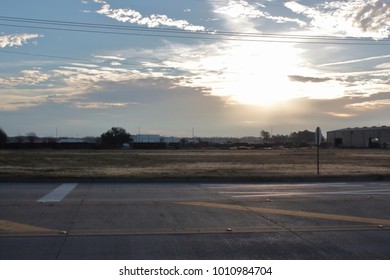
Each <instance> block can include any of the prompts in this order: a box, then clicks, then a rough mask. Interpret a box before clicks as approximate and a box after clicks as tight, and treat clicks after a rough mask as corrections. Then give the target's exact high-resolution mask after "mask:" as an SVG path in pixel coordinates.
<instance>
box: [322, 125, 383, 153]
mask: <svg viewBox="0 0 390 280" xmlns="http://www.w3.org/2000/svg"><path fill="white" fill-rule="evenodd" d="M327 142H328V143H329V144H330V145H332V146H335V147H344V148H390V126H378V127H377V126H373V127H361V128H360V127H355V128H344V129H339V130H333V131H328V132H327Z"/></svg>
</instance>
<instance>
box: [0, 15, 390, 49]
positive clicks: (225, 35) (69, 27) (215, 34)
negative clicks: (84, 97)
mask: <svg viewBox="0 0 390 280" xmlns="http://www.w3.org/2000/svg"><path fill="white" fill-rule="evenodd" d="M0 21H7V22H16V23H18V24H6V23H0V26H7V27H18V28H30V29H43V30H53V31H69V32H83V33H95V34H105V35H127V36H146V37H165V38H177V39H198V40H203V39H206V40H231V41H252V42H271V43H304V44H345V45H390V40H389V39H382V40H380V41H375V40H372V39H369V38H358V37H337V36H315V35H296V34H279V33H259V32H258V33H255V32H250V33H249V32H228V31H188V30H178V29H173V28H159V27H154V28H147V27H140V26H122V25H112V24H96V23H86V22H75V21H55V20H44V19H32V18H20V17H5V16H0ZM20 23H28V24H31V25H23V24H20Z"/></svg>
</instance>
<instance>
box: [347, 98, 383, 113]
mask: <svg viewBox="0 0 390 280" xmlns="http://www.w3.org/2000/svg"><path fill="white" fill-rule="evenodd" d="M345 107H346V108H349V109H354V110H356V111H367V110H378V109H383V108H386V107H389V108H390V99H380V100H373V101H365V102H359V103H352V104H349V105H346V106H345Z"/></svg>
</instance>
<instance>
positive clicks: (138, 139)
mask: <svg viewBox="0 0 390 280" xmlns="http://www.w3.org/2000/svg"><path fill="white" fill-rule="evenodd" d="M133 139H134V143H160V141H161V136H160V135H157V134H137V135H135V136H134V137H133Z"/></svg>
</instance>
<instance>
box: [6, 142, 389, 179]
mask: <svg viewBox="0 0 390 280" xmlns="http://www.w3.org/2000/svg"><path fill="white" fill-rule="evenodd" d="M320 173H321V174H320V176H319V177H320V178H330V177H332V178H333V177H336V178H353V177H361V176H369V177H376V178H389V177H390V150H383V149H380V150H379V149H378V150H374V149H371V150H368V149H362V150H360V149H356V150H355V149H321V151H320ZM317 177H318V176H317V165H316V149H273V150H154V151H147V150H144V151H142V150H0V179H1V178H3V179H4V178H15V179H18V178H21V179H22V178H29V179H30V178H36V179H181V180H183V179H184V180H186V179H188V180H191V179H195V180H196V179H219V180H249V181H251V180H253V181H255V180H266V179H294V178H295V179H305V178H317Z"/></svg>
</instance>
